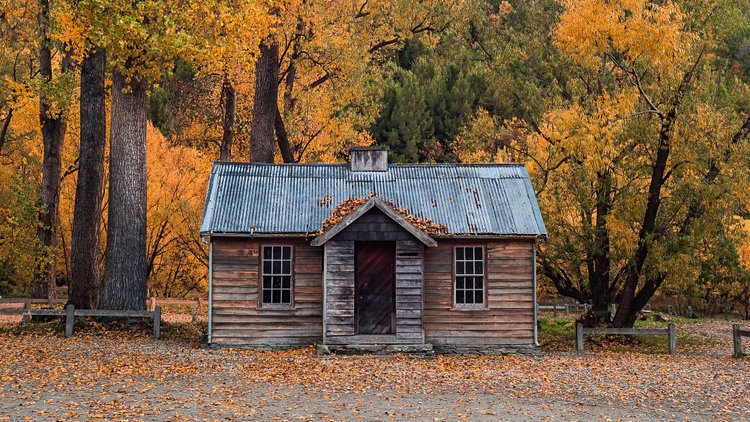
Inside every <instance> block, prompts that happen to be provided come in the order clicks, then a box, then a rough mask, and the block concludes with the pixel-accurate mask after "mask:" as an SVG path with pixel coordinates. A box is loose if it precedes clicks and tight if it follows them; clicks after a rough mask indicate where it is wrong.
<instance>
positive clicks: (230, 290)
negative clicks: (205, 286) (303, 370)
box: [211, 237, 323, 346]
mask: <svg viewBox="0 0 750 422" xmlns="http://www.w3.org/2000/svg"><path fill="white" fill-rule="evenodd" d="M211 241H212V244H213V292H212V301H213V309H212V312H213V314H212V315H211V318H212V325H213V328H212V338H211V342H212V343H214V344H221V345H240V344H242V345H254V346H287V345H308V344H313V343H315V342H318V341H320V340H321V338H322V332H323V327H322V315H323V288H322V277H321V275H322V273H323V250H322V248H316V247H312V246H310V245H309V243H308V242H305V241H302V240H290V241H283V242H279V241H274V243H275V244H288V245H292V246H293V252H292V253H293V257H294V265H293V268H294V280H293V286H294V287H293V289H294V290H293V293H292V296H293V301H294V302H293V307H292V308H291V309H270V308H263V307H260V306H259V303H260V302H259V297H258V294H259V286H260V284H259V279H258V277H259V274H258V267H259V264H260V257H259V253H260V246H261V245H264V244H266V243H264V242H262V241H261V242H259V241H258V240H257V239H248V238H229V237H226V238H222V237H213V238H212V239H211ZM268 244H270V242H269V243H268Z"/></svg>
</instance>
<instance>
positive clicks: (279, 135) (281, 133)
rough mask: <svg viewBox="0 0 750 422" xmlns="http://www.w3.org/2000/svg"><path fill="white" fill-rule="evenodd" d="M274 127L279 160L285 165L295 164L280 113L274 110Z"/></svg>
mask: <svg viewBox="0 0 750 422" xmlns="http://www.w3.org/2000/svg"><path fill="white" fill-rule="evenodd" d="M274 126H275V128H276V140H277V142H278V143H279V151H281V159H282V160H284V162H285V163H296V162H297V160H295V159H294V152H293V151H292V145H291V144H290V143H289V135H288V134H287V132H286V126H285V125H284V118H283V117H282V116H281V112H279V110H278V109H277V110H276V120H274Z"/></svg>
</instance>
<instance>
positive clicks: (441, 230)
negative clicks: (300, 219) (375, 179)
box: [318, 192, 448, 236]
mask: <svg viewBox="0 0 750 422" xmlns="http://www.w3.org/2000/svg"><path fill="white" fill-rule="evenodd" d="M374 196H375V194H374V193H372V192H370V195H369V196H364V197H361V198H356V197H350V198H349V199H346V200H344V201H341V202H340V203H339V204H338V205H336V207H335V208H334V209H333V210H332V211H331V215H330V216H329V217H328V218H326V219H325V220H323V226H322V227H321V228H320V231H319V232H318V234H322V233H325V232H326V230H328V229H329V228H331V227H333V226H335V225H336V223H338V222H339V221H341V220H342V219H343V218H344V217H346V216H347V215H349V214H351V213H352V212H354V211H356V210H357V209H358V208H359V207H361V206H362V205H364V204H365V203H366V202H367V201H369V200H370V198H372V197H374ZM383 202H385V203H386V205H388V206H389V207H391V208H393V210H394V211H396V212H397V213H399V214H400V215H401V216H402V217H404V218H405V219H406V220H408V221H409V222H410V223H411V224H413V225H414V227H416V228H418V229H419V230H421V231H423V232H424V233H426V234H427V235H429V236H436V235H445V234H447V232H448V226H446V225H445V224H438V223H435V222H434V221H432V220H430V219H429V218H419V217H416V216H414V215H412V214H410V213H409V209H408V208H398V207H396V205H395V204H394V203H393V201H392V200H390V199H384V200H383Z"/></svg>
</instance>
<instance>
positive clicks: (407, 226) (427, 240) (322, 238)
mask: <svg viewBox="0 0 750 422" xmlns="http://www.w3.org/2000/svg"><path fill="white" fill-rule="evenodd" d="M373 208H377V209H379V210H380V211H382V212H383V214H385V215H387V216H388V217H389V218H390V219H391V220H393V221H394V222H395V223H396V224H398V225H399V226H401V228H403V229H404V230H406V232H407V233H409V234H411V235H412V236H414V237H416V238H417V240H419V241H420V242H422V243H424V244H425V245H426V246H430V247H434V246H437V242H436V241H435V239H433V238H432V237H430V236H429V235H428V234H427V233H425V232H423V231H422V230H420V229H419V228H418V227H416V226H415V225H414V224H412V223H411V222H410V221H409V220H407V219H406V218H404V217H403V216H402V215H401V214H399V213H398V212H396V211H395V210H394V209H393V208H391V207H390V206H389V205H388V204H386V203H385V202H383V200H382V199H380V198H378V197H372V198H370V199H368V200H367V202H365V203H364V204H362V205H360V206H359V207H357V209H355V210H354V211H352V212H351V213H349V214H348V215H346V216H345V217H344V218H342V219H341V220H339V221H338V222H337V223H336V224H334V225H333V226H331V227H329V228H328V229H327V230H326V231H324V232H323V233H321V234H319V235H318V236H317V237H316V238H315V239H313V241H312V243H310V244H311V245H312V246H323V244H325V243H326V242H328V241H329V240H330V239H332V238H333V237H334V236H336V235H337V234H339V233H340V232H341V231H343V230H344V229H346V228H347V227H349V226H350V225H351V224H352V223H354V222H355V221H357V219H359V218H360V217H362V216H363V215H365V213H366V212H367V211H370V210H371V209H373Z"/></svg>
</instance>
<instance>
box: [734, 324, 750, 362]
mask: <svg viewBox="0 0 750 422" xmlns="http://www.w3.org/2000/svg"><path fill="white" fill-rule="evenodd" d="M742 337H750V330H743V329H742V328H741V327H740V324H732V339H733V340H734V356H735V357H742V356H745V353H743V352H742Z"/></svg>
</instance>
